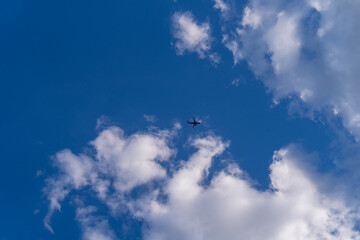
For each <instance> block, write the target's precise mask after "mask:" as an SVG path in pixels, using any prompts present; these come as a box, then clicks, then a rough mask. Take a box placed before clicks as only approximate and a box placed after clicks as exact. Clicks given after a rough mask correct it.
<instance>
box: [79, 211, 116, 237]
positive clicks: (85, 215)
mask: <svg viewBox="0 0 360 240" xmlns="http://www.w3.org/2000/svg"><path fill="white" fill-rule="evenodd" d="M96 211H97V209H96V208H95V207H94V206H88V207H79V208H77V209H76V220H77V221H78V222H79V223H80V225H81V228H82V231H83V234H82V239H84V240H115V239H116V237H115V234H114V232H113V231H112V230H111V229H110V227H109V223H108V221H107V220H105V219H101V218H100V217H95V216H93V214H94V213H95V212H96Z"/></svg>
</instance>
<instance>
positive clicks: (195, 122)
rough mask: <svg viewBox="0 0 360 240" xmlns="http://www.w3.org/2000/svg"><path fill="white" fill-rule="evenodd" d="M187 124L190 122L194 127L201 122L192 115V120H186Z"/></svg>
mask: <svg viewBox="0 0 360 240" xmlns="http://www.w3.org/2000/svg"><path fill="white" fill-rule="evenodd" d="M187 124H192V125H193V126H192V127H195V126H196V125H198V124H201V122H197V121H196V120H195V118H194V117H193V121H192V122H189V121H187Z"/></svg>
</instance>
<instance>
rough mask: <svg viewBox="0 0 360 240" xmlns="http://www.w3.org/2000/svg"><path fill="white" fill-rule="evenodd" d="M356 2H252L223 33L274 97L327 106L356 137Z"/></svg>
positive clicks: (359, 124)
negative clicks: (231, 29)
mask: <svg viewBox="0 0 360 240" xmlns="http://www.w3.org/2000/svg"><path fill="white" fill-rule="evenodd" d="M359 11H360V2H358V1H347V0H341V1H333V0H308V1H282V0H278V1H271V2H269V1H261V0H252V1H250V3H249V4H248V6H246V7H245V9H244V12H243V15H242V21H241V24H239V26H238V28H237V29H236V31H234V33H232V34H227V35H225V38H224V42H225V44H226V46H236V47H232V48H231V47H229V49H230V50H231V51H232V52H233V53H234V61H235V62H237V61H239V60H242V59H243V60H245V61H247V62H248V63H249V65H250V67H251V69H252V70H253V71H254V73H255V74H256V76H258V77H259V78H260V79H261V80H263V81H264V82H265V84H266V86H267V87H268V88H270V89H271V90H272V92H273V93H274V96H275V98H276V99H281V98H284V97H286V96H289V95H296V96H297V97H298V98H299V99H301V101H303V102H304V103H306V104H307V106H308V107H310V108H311V110H322V109H331V110H332V112H333V113H334V114H335V115H338V114H339V115H340V116H341V117H342V119H343V124H344V126H345V127H346V128H347V129H348V130H349V131H350V132H351V133H353V134H354V135H355V136H356V137H360V107H359V106H360V98H359V94H358V90H359V89H360V81H359V77H358V76H359V74H360V70H359V67H358V63H359V61H360V47H359V44H358V43H359V42H360V32H359V31H358V29H359V27H360V25H359V23H360V19H359V15H358V12H359Z"/></svg>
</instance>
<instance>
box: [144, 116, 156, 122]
mask: <svg viewBox="0 0 360 240" xmlns="http://www.w3.org/2000/svg"><path fill="white" fill-rule="evenodd" d="M144 118H145V120H146V121H147V122H150V123H154V122H156V117H155V116H154V115H148V114H144Z"/></svg>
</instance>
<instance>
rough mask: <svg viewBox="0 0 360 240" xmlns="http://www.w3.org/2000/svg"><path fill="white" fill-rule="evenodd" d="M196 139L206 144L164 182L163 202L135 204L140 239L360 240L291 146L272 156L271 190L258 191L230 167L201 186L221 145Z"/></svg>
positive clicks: (345, 215)
mask: <svg viewBox="0 0 360 240" xmlns="http://www.w3.org/2000/svg"><path fill="white" fill-rule="evenodd" d="M200 141H204V142H206V144H204V145H201V146H199V145H197V147H198V148H199V150H198V152H197V153H195V154H194V155H193V156H192V157H191V158H190V159H189V161H188V162H187V163H186V165H185V166H184V167H183V168H182V169H181V170H179V171H178V172H177V173H176V174H175V175H174V176H173V178H171V179H169V181H168V185H167V187H166V194H167V195H168V201H166V202H165V203H162V202H160V201H157V200H156V198H152V199H151V198H150V199H144V200H143V202H141V201H140V202H141V204H139V205H140V206H141V207H140V208H141V210H140V211H139V210H138V211H137V213H138V214H139V212H141V213H142V215H140V216H141V217H142V218H144V219H145V221H146V222H148V224H149V226H150V228H149V229H148V230H147V231H146V233H145V239H150V240H155V239H156V240H161V239H174V240H176V239H199V240H200V239H214V240H218V239H254V240H257V239H259V240H264V239H268V240H270V239H277V240H282V239H283V240H289V239H303V240H305V239H309V240H310V239H311V240H314V239H319V240H320V239H334V240H335V239H360V235H359V233H358V232H356V231H354V230H353V224H354V219H353V216H352V214H351V211H350V209H349V208H347V207H346V205H345V204H344V203H343V202H342V201H340V200H337V199H336V198H335V197H333V196H330V195H326V194H323V193H321V191H319V189H318V186H317V185H316V184H315V183H314V181H313V179H312V177H311V175H309V173H307V171H305V169H304V167H302V166H301V164H299V161H302V160H303V159H302V157H305V156H302V155H301V154H299V152H298V150H297V149H296V148H295V147H294V146H290V147H287V148H284V149H281V150H279V151H277V152H275V154H274V162H273V163H272V165H271V166H270V169H271V175H270V178H271V184H272V185H271V188H270V189H269V190H267V191H259V190H257V189H256V188H255V187H254V186H252V185H251V184H250V181H249V180H247V179H246V178H245V177H244V174H242V170H240V169H239V168H238V167H236V166H231V165H230V166H229V168H228V169H227V170H224V171H221V172H219V173H218V174H217V175H216V176H215V177H213V178H212V179H211V181H210V184H209V186H204V184H203V180H204V178H206V172H207V171H208V169H209V167H210V165H211V160H212V157H214V156H215V155H216V154H219V153H221V152H222V151H223V150H224V144H223V143H222V142H221V141H219V139H202V140H200ZM214 146H216V147H214ZM299 158H300V159H299Z"/></svg>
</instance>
